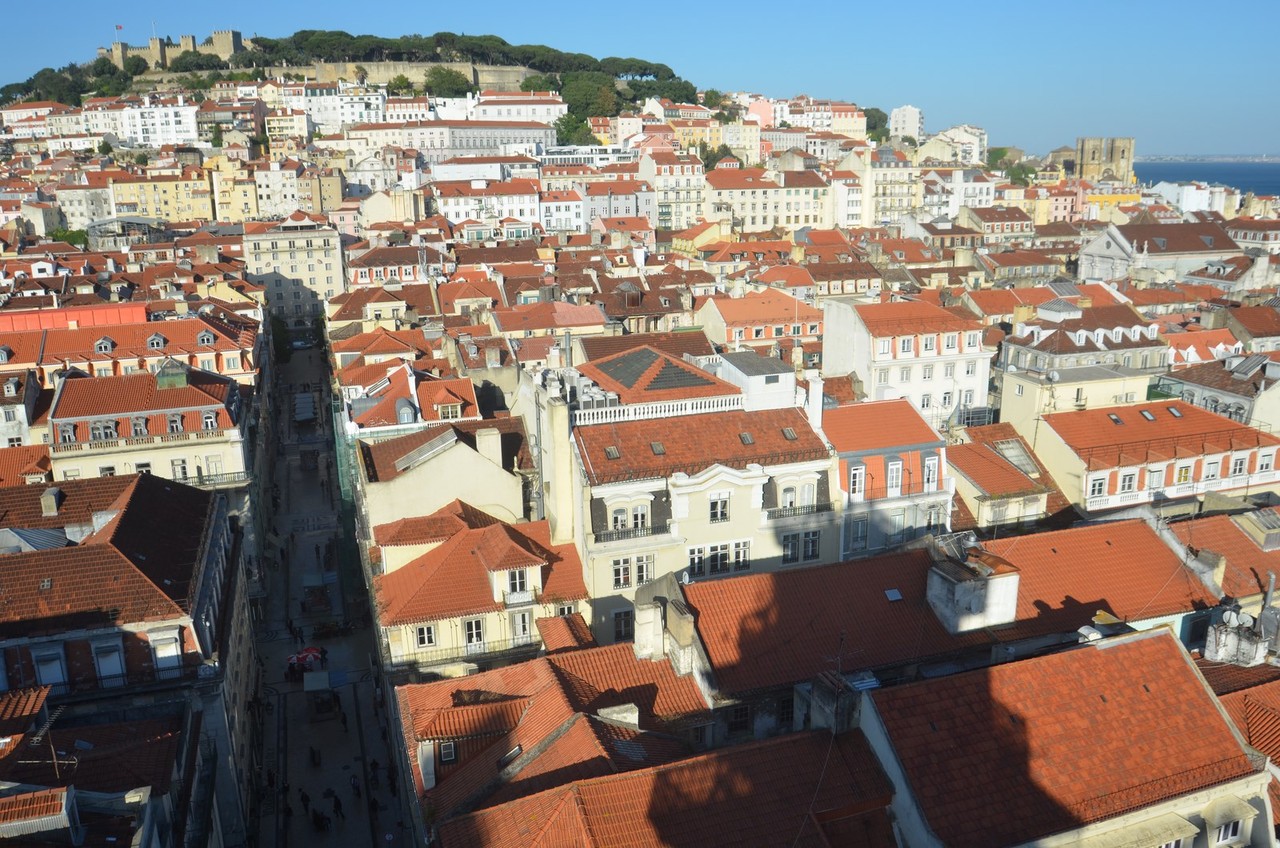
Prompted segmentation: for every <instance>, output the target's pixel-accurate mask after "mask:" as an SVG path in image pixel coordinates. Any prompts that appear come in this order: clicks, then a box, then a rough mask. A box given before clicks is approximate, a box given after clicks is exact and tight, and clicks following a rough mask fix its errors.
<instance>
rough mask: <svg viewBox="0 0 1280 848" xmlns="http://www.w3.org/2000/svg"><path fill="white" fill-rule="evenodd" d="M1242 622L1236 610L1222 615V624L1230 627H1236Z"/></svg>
mask: <svg viewBox="0 0 1280 848" xmlns="http://www.w3.org/2000/svg"><path fill="white" fill-rule="evenodd" d="M1239 621H1240V616H1239V614H1237V613H1236V611H1235V610H1227V611H1226V612H1224V613H1223V614H1222V623H1223V624H1225V625H1227V626H1228V627H1235V626H1236V624H1238V623H1239Z"/></svg>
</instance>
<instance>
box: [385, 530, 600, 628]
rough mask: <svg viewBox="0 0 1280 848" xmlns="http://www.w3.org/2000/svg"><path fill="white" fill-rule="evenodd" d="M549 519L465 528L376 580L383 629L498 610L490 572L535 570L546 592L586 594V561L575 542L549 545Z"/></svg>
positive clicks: (550, 594) (499, 605)
mask: <svg viewBox="0 0 1280 848" xmlns="http://www.w3.org/2000/svg"><path fill="white" fill-rule="evenodd" d="M549 543H550V529H549V527H548V526H547V523H546V522H545V521H539V522H533V523H530V524H519V525H509V524H505V523H503V522H495V523H493V524H489V525H486V526H484V527H478V528H474V529H473V528H470V527H468V528H466V529H464V530H461V531H459V532H458V533H456V534H454V535H453V536H452V537H451V538H450V539H448V540H447V541H446V542H444V543H443V544H442V545H440V546H439V547H437V548H433V549H432V550H430V551H428V552H427V553H425V554H423V555H422V556H420V557H418V558H417V559H415V560H413V561H412V562H410V563H408V564H407V565H405V566H404V567H402V568H400V569H397V570H396V571H393V572H391V573H390V574H383V575H380V576H378V577H376V578H374V588H375V592H376V594H377V597H378V611H379V612H378V618H379V620H380V621H381V622H382V624H383V626H384V627H391V626H395V625H400V624H418V623H421V622H428V621H439V620H441V619H446V618H454V617H457V616H460V615H469V614H472V613H480V612H496V611H498V610H501V609H503V608H504V607H503V603H502V601H501V600H500V599H499V600H494V596H493V583H492V578H491V577H490V572H493V571H503V570H508V569H517V568H522V569H536V570H538V572H540V575H541V577H540V579H539V580H536V581H530V582H531V583H540V584H541V585H542V596H544V597H548V598H551V597H554V598H557V599H562V600H577V599H580V598H585V597H586V596H587V589H586V584H584V583H583V578H582V561H581V560H580V559H579V558H578V553H577V549H576V548H574V546H573V545H572V544H567V545H557V546H554V547H552V546H551V545H550V544H549Z"/></svg>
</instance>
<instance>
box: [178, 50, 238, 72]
mask: <svg viewBox="0 0 1280 848" xmlns="http://www.w3.org/2000/svg"><path fill="white" fill-rule="evenodd" d="M226 68H227V63H226V62H224V61H222V60H221V59H219V58H218V57H217V56H214V55H213V54H211V53H197V52H196V51H194V50H184V51H183V52H181V53H179V54H178V56H177V58H175V59H174V60H173V61H172V62H170V63H169V70H170V71H173V72H174V73H175V74H185V73H189V72H191V71H219V70H226Z"/></svg>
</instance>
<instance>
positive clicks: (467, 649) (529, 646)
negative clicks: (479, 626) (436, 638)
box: [395, 634, 542, 670]
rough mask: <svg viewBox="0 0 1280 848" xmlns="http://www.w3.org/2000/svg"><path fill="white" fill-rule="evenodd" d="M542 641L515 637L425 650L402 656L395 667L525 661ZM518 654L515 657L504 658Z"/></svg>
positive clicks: (529, 636)
mask: <svg viewBox="0 0 1280 848" xmlns="http://www.w3.org/2000/svg"><path fill="white" fill-rule="evenodd" d="M541 644H542V643H541V641H540V640H539V639H538V638H537V637H536V636H534V635H533V634H528V635H522V636H514V637H512V638H510V639H483V640H481V641H479V642H471V643H470V644H466V645H458V646H456V647H453V648H423V649H420V650H416V651H412V652H410V653H407V654H405V655H404V656H402V657H401V658H400V659H399V660H398V661H396V663H395V665H396V666H397V667H399V668H400V669H402V670H404V669H408V668H412V667H415V666H416V667H419V668H421V667H425V666H433V665H441V664H443V663H447V662H454V661H456V660H464V659H465V660H470V661H472V662H476V661H486V660H493V659H497V658H498V657H503V658H504V659H523V658H527V657H529V656H532V654H533V653H535V652H536V651H537V649H538V648H539V647H541ZM507 654H515V655H516V656H513V657H506V656H503V655H507Z"/></svg>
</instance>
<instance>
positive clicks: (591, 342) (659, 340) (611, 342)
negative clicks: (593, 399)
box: [578, 331, 715, 360]
mask: <svg viewBox="0 0 1280 848" xmlns="http://www.w3.org/2000/svg"><path fill="white" fill-rule="evenodd" d="M578 343H579V344H580V345H582V351H583V353H585V354H586V356H587V359H588V360H596V359H603V358H605V357H608V356H613V355H614V354H617V353H622V352H623V351H627V350H633V349H635V348H638V347H651V348H654V349H655V350H660V351H663V352H664V353H667V354H670V355H671V356H674V357H676V358H677V359H683V358H684V355H685V354H686V353H688V354H691V355H693V356H711V355H712V354H714V353H715V349H714V348H713V347H712V346H711V342H710V341H708V340H707V337H706V334H705V333H701V332H697V331H688V332H673V333H627V334H625V335H621V336H584V337H582V338H580V339H578Z"/></svg>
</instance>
